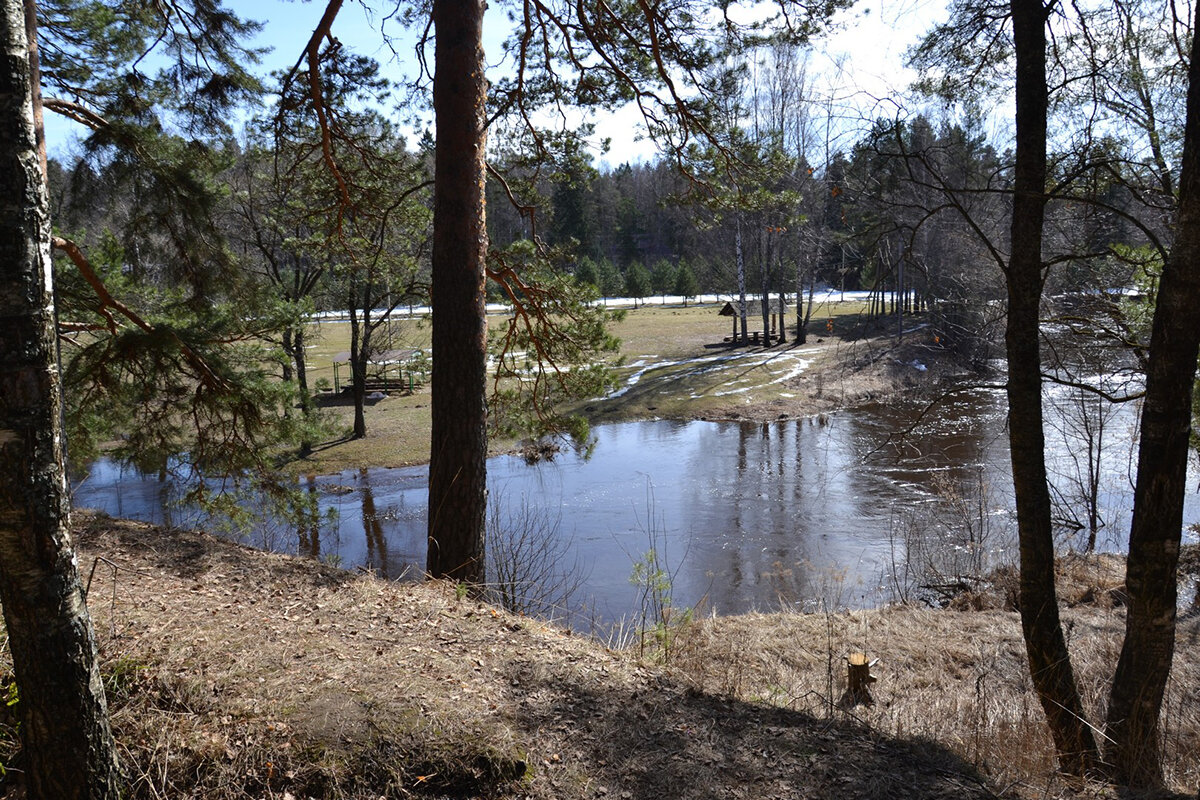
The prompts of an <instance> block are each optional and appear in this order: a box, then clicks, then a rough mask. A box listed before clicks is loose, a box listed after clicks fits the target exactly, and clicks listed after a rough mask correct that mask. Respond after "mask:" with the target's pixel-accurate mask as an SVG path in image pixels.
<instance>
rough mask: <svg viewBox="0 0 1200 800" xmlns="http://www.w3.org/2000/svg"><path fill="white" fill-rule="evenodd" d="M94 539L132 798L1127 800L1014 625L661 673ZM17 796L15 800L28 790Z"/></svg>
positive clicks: (438, 607) (942, 619)
mask: <svg viewBox="0 0 1200 800" xmlns="http://www.w3.org/2000/svg"><path fill="white" fill-rule="evenodd" d="M77 527H78V529H79V531H78V536H77V538H78V544H79V548H80V564H81V565H82V570H83V572H84V575H85V577H86V576H87V575H88V574H89V572H93V568H94V574H93V577H92V581H91V589H90V594H89V597H90V600H89V606H90V608H91V610H92V614H93V617H94V620H95V626H96V632H97V639H98V642H99V646H100V650H101V656H102V661H103V671H104V674H105V680H106V685H107V688H108V693H109V698H110V700H109V702H110V706H111V709H112V716H113V723H114V727H115V731H116V735H117V737H118V739H119V742H120V750H121V754H122V757H123V759H124V763H125V767H126V769H127V771H128V773H129V775H130V776H131V778H133V780H134V791H133V797H135V798H160V797H204V798H207V799H208V800H224V799H225V798H230V799H232V798H243V797H263V798H280V799H282V798H292V799H293V800H300V798H309V797H312V798H335V797H336V798H346V799H348V800H358V799H359V798H363V799H364V800H365V798H371V800H375V799H376V798H379V797H389V798H391V797H412V796H417V797H422V796H423V797H495V798H534V799H535V800H542V799H543V798H544V799H545V800H550V798H555V799H556V800H574V799H575V798H580V799H581V800H582V798H622V799H623V800H641V799H642V798H647V799H649V798H653V799H654V800H660V799H661V798H789V800H790V799H791V798H911V799H912V800H932V799H933V798H939V799H940V798H966V799H967V800H970V798H996V797H1010V798H1022V799H1023V798H1030V799H1032V798H1035V797H1037V798H1055V797H1080V796H1084V797H1108V796H1110V795H1108V794H1106V790H1104V789H1102V788H1101V787H1096V786H1087V787H1074V788H1071V787H1068V786H1066V785H1065V784H1063V783H1062V782H1061V781H1060V780H1059V779H1058V778H1056V777H1055V776H1054V774H1053V772H1052V770H1051V768H1050V762H1049V757H1048V752H1049V751H1048V746H1047V745H1046V743H1045V741H1044V735H1043V733H1042V728H1041V725H1040V724H1039V718H1038V715H1039V714H1040V711H1039V710H1038V708H1037V703H1036V700H1035V699H1034V698H1033V696H1032V694H1031V692H1030V690H1029V687H1028V679H1027V677H1026V675H1025V666H1024V659H1023V656H1022V652H1023V651H1022V650H1021V646H1020V633H1019V622H1018V619H1017V616H1016V615H1015V614H1014V613H1013V612H1011V611H1006V610H1004V609H1003V608H1002V607H1001V608H991V609H988V610H979V611H969V612H964V611H932V610H926V609H918V608H912V607H898V608H888V609H881V610H878V611H862V612H840V613H830V614H821V615H804V614H773V615H747V616H743V617H734V618H721V619H716V620H703V621H694V622H689V623H687V624H686V625H683V626H680V627H677V628H675V629H673V635H672V637H671V639H670V649H669V650H668V652H667V654H666V655H667V660H666V663H662V658H661V657H662V652H661V651H652V652H648V653H647V654H646V657H645V658H638V657H637V655H636V653H635V652H634V651H633V650H631V649H611V648H609V647H606V646H604V645H603V644H601V643H598V642H596V641H595V640H592V639H589V638H587V637H581V636H578V635H572V634H571V633H570V632H569V631H567V630H565V629H562V628H558V627H556V626H554V625H551V624H546V623H542V622H539V621H536V620H532V619H529V618H524V617H516V616H512V615H509V614H507V613H505V612H503V611H501V610H498V609H495V608H492V607H490V606H486V605H483V604H480V603H478V602H475V601H473V600H470V599H468V598H465V597H462V596H460V595H459V594H458V593H457V592H456V591H455V589H454V587H452V586H446V585H437V584H397V583H392V582H387V581H381V580H377V579H375V578H373V577H370V576H366V575H359V574H353V573H348V572H344V571H340V570H336V569H333V568H330V567H328V566H324V565H321V564H317V563H314V562H311V561H304V560H301V559H296V558H291V557H287V556H280V555H272V554H267V553H261V552H258V551H254V550H251V549H249V548H245V547H241V546H238V545H235V544H231V543H229V542H226V541H224V540H221V539H218V538H216V537H213V536H209V535H206V534H201V533H190V532H181V531H164V530H162V529H159V528H155V527H152V526H148V525H144V524H140V523H133V522H126V521H117V520H111V519H109V518H107V517H94V516H86V515H80V517H79V519H78V520H77ZM99 559H103V560H99ZM1089 569H1091V572H1089V571H1088V570H1087V569H1085V570H1079V569H1076V570H1074V573H1073V574H1076V575H1077V576H1078V575H1082V576H1084V577H1083V578H1082V579H1080V587H1081V588H1080V590H1079V591H1077V592H1065V593H1064V597H1067V598H1068V599H1069V600H1072V601H1075V602H1077V603H1078V604H1077V605H1076V606H1075V607H1073V608H1067V609H1065V610H1064V614H1065V619H1066V624H1067V625H1068V626H1069V630H1070V637H1071V639H1070V640H1071V645H1072V649H1073V651H1074V655H1075V657H1076V659H1077V663H1076V670H1077V672H1078V673H1079V675H1080V680H1081V684H1082V685H1083V686H1084V687H1085V691H1086V692H1087V693H1088V701H1089V703H1090V704H1093V705H1094V703H1095V702H1097V701H1098V697H1099V696H1100V695H1101V694H1102V692H1101V689H1102V687H1103V685H1104V683H1105V682H1106V680H1107V676H1108V675H1109V674H1110V671H1111V664H1112V663H1113V659H1114V658H1115V652H1116V648H1117V646H1118V645H1119V633H1120V630H1121V629H1122V624H1123V623H1122V615H1121V610H1120V608H1119V607H1117V606H1114V605H1113V604H1112V603H1111V602H1108V601H1105V600H1103V598H1111V597H1112V595H1111V594H1110V593H1109V592H1108V591H1107V588H1109V586H1110V584H1111V582H1112V580H1113V577H1112V576H1113V571H1112V569H1111V568H1108V567H1106V566H1105V564H1104V562H1096V563H1095V566H1094V569H1093V568H1089ZM1089 575H1090V577H1087V576H1089ZM1001 595H1002V592H1001ZM1085 600H1087V601H1088V602H1083V601H1085ZM975 605H978V606H981V607H983V606H989V605H996V603H989V602H986V601H984V600H983V599H980V600H978V601H976V602H975ZM1000 605H1002V603H1000ZM1198 638H1200V629H1198V628H1197V622H1196V620H1194V619H1193V620H1190V621H1187V622H1185V623H1184V624H1183V627H1182V629H1181V631H1180V636H1179V651H1178V654H1177V661H1176V669H1175V673H1174V675H1173V680H1172V684H1171V686H1170V688H1169V699H1168V702H1167V715H1168V727H1167V732H1166V736H1165V740H1166V744H1167V747H1168V763H1167V765H1166V766H1167V769H1168V773H1169V775H1170V778H1171V781H1172V785H1174V786H1176V787H1178V788H1179V789H1181V790H1183V789H1188V788H1191V787H1194V786H1195V784H1196V781H1197V779H1198V777H1200V769H1198V765H1197V755H1196V754H1197V752H1198V750H1197V747H1196V743H1197V741H1200V724H1198V723H1197V721H1196V715H1197V709H1198V708H1200V704H1198V703H1197V700H1200V698H1197V697H1196V696H1195V695H1196V693H1197V689H1196V686H1197V683H1196V680H1195V679H1196V677H1197V662H1198V659H1197V658H1196V656H1197V651H1198V648H1200V645H1198V644H1197V639H1198ZM658 641H662V640H661V639H659V640H658ZM851 651H862V652H865V653H867V655H868V656H869V657H870V658H878V659H880V661H879V663H878V664H877V665H875V666H874V667H873V668H872V672H873V673H874V674H875V675H876V677H877V678H878V682H877V683H875V684H873V685H872V687H871V691H872V693H873V695H874V699H875V705H874V706H871V707H867V706H861V705H860V706H856V707H853V708H848V709H847V708H841V707H839V706H838V705H837V700H838V698H839V697H840V695H841V693H842V691H843V689H844V686H845V678H844V676H845V667H844V662H843V656H844V655H846V654H847V653H849V652H851ZM6 723H7V728H6V730H7V733H8V737H9V738H8V739H7V741H6V742H5V744H6V746H7V752H6V753H5V755H6V756H8V757H11V756H12V753H13V749H12V739H11V736H12V727H11V723H12V720H11V718H10V719H8V720H6ZM4 781H5V783H4V786H5V788H6V792H7V794H6V796H17V795H16V792H18V791H19V790H18V788H17V783H18V782H19V772H18V771H16V770H14V769H10V770H9V771H8V772H7V773H5V778H4Z"/></svg>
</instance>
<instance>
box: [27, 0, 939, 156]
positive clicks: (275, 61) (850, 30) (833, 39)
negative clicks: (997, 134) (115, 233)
mask: <svg viewBox="0 0 1200 800" xmlns="http://www.w3.org/2000/svg"><path fill="white" fill-rule="evenodd" d="M944 2H945V0H860V1H859V2H858V3H857V4H856V5H855V7H854V8H853V9H851V10H850V11H849V12H847V13H846V14H844V15H843V16H842V18H841V19H840V21H839V25H838V26H837V27H836V29H835V30H834V32H833V33H832V34H831V35H830V36H828V37H827V38H826V39H825V40H824V41H821V42H818V43H816V44H815V46H814V56H813V60H812V65H813V67H814V68H816V69H818V70H820V71H821V72H822V73H823V74H824V75H825V78H824V84H825V85H824V86H823V87H821V88H820V89H819V90H818V91H821V92H824V93H832V94H834V95H835V96H837V97H838V98H839V99H840V100H841V101H842V102H843V103H845V104H846V105H847V107H848V108H850V109H852V110H851V111H850V112H848V113H850V114H851V115H854V114H860V115H862V117H864V118H868V119H869V118H871V117H874V116H876V115H877V114H880V113H882V114H884V115H886V116H890V115H892V114H894V113H895V108H894V106H891V101H890V100H888V98H890V97H891V96H893V95H894V93H895V91H896V90H898V89H902V88H903V87H904V86H905V85H907V84H908V83H909V82H910V81H911V80H912V77H913V76H912V74H911V73H909V72H908V71H907V70H905V69H903V68H902V63H901V59H902V56H903V52H904V50H905V48H907V47H908V46H909V45H911V44H912V43H913V42H915V41H916V38H917V36H918V35H919V34H920V33H921V32H922V31H924V30H926V29H928V28H929V27H930V26H931V25H932V24H933V23H934V22H935V21H937V19H939V18H940V17H941V16H942V15H943V13H944V11H943V9H944ZM372 4H373V5H381V3H379V2H373V3H372ZM383 4H384V5H390V2H387V3H383ZM229 5H230V6H231V7H233V8H234V9H236V10H238V11H239V12H240V13H241V14H242V15H243V16H245V17H248V18H250V19H255V20H258V21H260V22H262V23H264V28H263V30H262V32H261V34H260V35H259V37H258V39H257V40H256V42H255V43H256V44H257V45H258V46H260V47H269V48H271V52H269V53H267V54H266V55H265V56H264V59H263V63H262V64H261V65H260V67H259V69H260V71H261V72H262V73H263V74H264V75H265V74H267V73H269V72H271V71H273V70H278V69H286V68H290V67H291V66H292V65H294V64H295V63H296V61H297V59H298V58H299V56H300V52H301V48H302V47H303V46H304V43H305V42H307V41H308V38H309V37H310V36H311V34H312V31H313V28H314V27H316V24H317V22H318V21H319V20H320V17H321V14H322V13H323V12H324V10H325V2H324V0H315V2H303V1H302V0H252V1H248V0H229ZM501 13H503V11H502V9H501V8H500V3H498V2H493V4H492V10H491V11H490V14H491V15H492V17H493V18H496V17H499V16H500V14H501ZM497 21H499V20H497ZM396 27H397V26H395V25H393V26H392V28H396ZM505 27H506V26H504V25H488V26H487V28H486V30H487V31H488V32H494V33H491V35H488V36H487V38H486V40H485V44H484V49H485V52H486V54H487V57H488V61H489V64H492V65H495V66H496V67H498V68H503V67H502V61H503V47H502V35H503V34H502V31H503V30H504V29H505ZM334 35H335V36H337V37H338V38H339V39H340V40H341V41H342V42H343V43H345V44H346V45H347V46H348V47H351V48H353V49H354V50H355V51H357V52H359V53H362V54H364V55H369V56H371V57H373V58H375V59H376V60H378V61H379V62H380V63H381V64H383V65H384V68H385V71H387V72H390V77H393V78H397V77H402V76H403V75H404V74H405V73H408V74H411V73H412V72H413V71H415V57H414V56H413V53H412V45H411V44H410V43H402V44H398V45H397V50H398V56H399V58H397V57H396V56H393V54H392V52H391V51H390V50H389V49H388V48H387V47H386V46H385V45H384V43H383V40H382V38H381V36H380V34H379V22H378V19H377V18H376V19H371V18H369V17H368V15H367V14H366V12H365V11H364V9H363V7H362V5H361V4H360V3H358V2H354V0H351V2H347V3H345V5H344V6H343V8H342V10H341V12H340V13H339V15H338V18H337V20H336V22H335V24H334ZM46 116H47V119H46V131H47V140H48V142H49V144H50V148H51V152H52V153H62V152H63V151H64V150H65V149H67V148H68V147H69V144H70V142H71V141H72V139H73V137H74V136H77V135H78V133H79V129H78V128H77V127H75V126H74V125H72V124H71V123H68V122H66V121H64V120H62V119H61V118H59V117H57V115H55V114H47V115H46ZM597 122H598V133H599V135H600V136H603V137H609V138H611V140H612V142H613V146H612V150H611V151H610V152H609V153H608V154H607V155H604V156H599V155H598V159H601V158H602V159H603V160H604V161H607V162H608V163H610V164H619V163H621V162H623V161H628V160H644V159H648V158H652V157H653V149H652V147H651V145H649V144H648V143H646V142H644V141H638V136H639V133H640V131H641V126H640V118H639V117H638V115H637V112H636V111H634V110H628V109H627V110H625V111H621V112H618V113H616V114H615V115H611V116H609V117H606V118H604V119H600V120H598V121H597Z"/></svg>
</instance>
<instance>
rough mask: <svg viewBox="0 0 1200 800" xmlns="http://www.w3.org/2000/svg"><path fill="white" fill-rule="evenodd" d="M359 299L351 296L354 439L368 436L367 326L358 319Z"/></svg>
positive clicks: (351, 389)
mask: <svg viewBox="0 0 1200 800" xmlns="http://www.w3.org/2000/svg"><path fill="white" fill-rule="evenodd" d="M357 303H358V298H356V297H355V296H354V295H353V294H351V296H350V362H349V363H350V396H351V397H352V398H353V399H354V429H353V432H352V433H351V438H353V439H365V438H366V436H367V412H366V403H367V359H366V358H365V357H363V354H365V353H366V352H367V351H366V345H365V344H364V342H363V338H364V334H363V331H364V330H365V328H366V325H365V324H363V323H361V322H360V321H359V319H358V306H357Z"/></svg>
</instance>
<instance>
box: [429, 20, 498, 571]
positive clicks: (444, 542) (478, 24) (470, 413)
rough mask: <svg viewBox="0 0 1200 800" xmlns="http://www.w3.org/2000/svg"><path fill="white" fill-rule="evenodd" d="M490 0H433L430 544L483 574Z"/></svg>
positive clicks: (439, 559)
mask: <svg viewBox="0 0 1200 800" xmlns="http://www.w3.org/2000/svg"><path fill="white" fill-rule="evenodd" d="M485 7H486V3H485V2H484V0H434V2H433V27H434V31H435V32H436V43H435V50H434V74H433V110H434V115H435V120H436V121H435V125H436V136H437V145H436V150H435V155H434V192H433V197H434V199H433V297H432V311H433V375H432V379H431V389H432V392H433V403H432V411H433V428H432V431H431V442H430V455H429V548H428V555H427V557H426V558H427V560H426V570H427V571H428V573H429V574H430V575H432V576H434V577H448V578H452V579H455V580H462V581H466V582H470V583H477V584H478V583H482V582H483V579H484V557H483V556H484V553H483V530H484V523H485V520H486V514H487V501H486V497H487V404H486V402H485V391H486V387H485V382H486V378H487V370H486V364H487V316H486V313H485V306H484V299H485V293H484V285H485V281H486V266H487V244H488V243H487V229H486V218H485V216H484V185H485V182H486V171H485V170H486V167H485V162H484V154H485V144H486V141H487V120H486V116H485V103H486V100H487V80H486V78H485V77H484V58H483V12H484V8H485Z"/></svg>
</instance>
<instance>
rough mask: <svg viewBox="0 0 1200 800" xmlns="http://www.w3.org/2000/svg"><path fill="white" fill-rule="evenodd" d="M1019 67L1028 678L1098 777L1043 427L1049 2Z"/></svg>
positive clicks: (1015, 459)
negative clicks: (1062, 581) (1064, 594)
mask: <svg viewBox="0 0 1200 800" xmlns="http://www.w3.org/2000/svg"><path fill="white" fill-rule="evenodd" d="M1011 10H1012V26H1013V55H1014V58H1015V62H1016V151H1015V157H1016V162H1015V166H1014V170H1013V208H1012V234H1011V240H1010V241H1011V252H1010V254H1009V260H1008V267H1007V271H1006V274H1005V278H1006V283H1007V287H1008V323H1007V327H1006V329H1005V334H1004V342H1005V349H1006V351H1007V356H1008V418H1009V423H1008V431H1009V447H1010V451H1011V454H1012V474H1013V491H1014V494H1015V495H1016V503H1017V528H1018V535H1019V538H1020V551H1021V552H1020V561H1021V581H1020V605H1021V629H1022V632H1023V634H1024V636H1025V649H1026V653H1027V655H1028V657H1029V670H1030V673H1031V675H1032V676H1033V684H1034V688H1035V689H1036V690H1037V694H1038V699H1039V700H1040V701H1041V704H1042V710H1043V711H1044V712H1045V714H1046V719H1047V720H1048V722H1049V724H1050V732H1051V734H1052V735H1053V737H1054V743H1055V747H1056V749H1057V750H1058V757H1059V761H1060V765H1061V767H1062V769H1063V771H1064V772H1067V773H1068V774H1071V775H1085V774H1087V773H1089V772H1091V771H1092V770H1093V769H1094V767H1095V766H1096V763H1097V761H1098V751H1097V749H1096V741H1095V738H1094V737H1093V736H1092V730H1091V728H1090V727H1089V726H1088V724H1087V720H1086V718H1085V716H1084V713H1083V703H1082V701H1081V700H1080V697H1079V689H1078V687H1077V685H1076V682H1075V675H1074V672H1073V671H1072V669H1071V658H1070V654H1069V653H1068V651H1067V643H1066V639H1065V637H1064V636H1063V630H1062V623H1061V621H1060V619H1059V613H1058V595H1057V592H1056V591H1055V586H1054V536H1053V529H1052V525H1051V503H1050V490H1049V484H1048V483H1047V478H1046V460H1045V434H1044V432H1043V428H1042V371H1041V363H1042V361H1041V353H1040V344H1039V341H1040V330H1039V322H1040V316H1039V308H1040V305H1041V299H1042V282H1043V280H1044V276H1045V268H1046V267H1045V264H1044V262H1043V261H1042V226H1043V222H1044V220H1045V214H1046V129H1047V113H1048V112H1047V109H1048V104H1049V100H1048V95H1049V90H1048V89H1047V85H1046V22H1047V19H1048V16H1049V12H1050V9H1049V6H1048V5H1047V4H1045V3H1044V2H1043V0H1012V2H1011Z"/></svg>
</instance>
